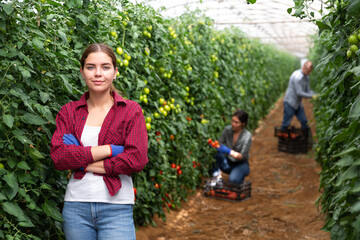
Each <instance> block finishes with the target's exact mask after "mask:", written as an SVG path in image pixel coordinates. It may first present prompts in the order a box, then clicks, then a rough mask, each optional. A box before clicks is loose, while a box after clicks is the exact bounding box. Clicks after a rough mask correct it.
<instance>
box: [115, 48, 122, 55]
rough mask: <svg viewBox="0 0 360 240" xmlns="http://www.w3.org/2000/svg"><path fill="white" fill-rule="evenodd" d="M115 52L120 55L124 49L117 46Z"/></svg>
mask: <svg viewBox="0 0 360 240" xmlns="http://www.w3.org/2000/svg"><path fill="white" fill-rule="evenodd" d="M116 52H117V54H119V55H121V54H123V53H124V50H123V49H122V48H121V47H117V48H116Z"/></svg>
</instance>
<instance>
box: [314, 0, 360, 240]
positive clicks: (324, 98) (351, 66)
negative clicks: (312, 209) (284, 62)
mask: <svg viewBox="0 0 360 240" xmlns="http://www.w3.org/2000/svg"><path fill="white" fill-rule="evenodd" d="M327 4H328V6H329V7H328V8H327V11H328V14H327V15H325V16H324V17H323V19H321V21H320V20H319V21H317V22H316V24H317V25H318V26H319V29H320V35H319V36H318V37H317V38H316V40H315V47H314V48H313V49H312V52H311V58H312V59H313V60H314V62H315V65H316V68H315V70H314V73H313V76H312V79H313V81H315V82H317V83H318V84H317V85H318V86H317V87H318V89H319V90H320V97H319V101H317V103H316V109H315V117H316V123H317V126H316V128H317V138H318V144H317V147H316V159H317V161H318V162H319V163H320V164H321V167H322V171H321V173H320V187H321V191H322V195H321V197H320V198H319V200H318V204H319V205H320V206H321V208H322V212H323V213H324V214H325V215H326V225H325V226H324V230H326V231H329V232H330V233H331V239H359V238H360V237H359V236H360V215H359V212H360V178H359V176H360V165H359V158H360V126H359V124H360V122H359V116H360V94H359V92H360V91H359V90H360V67H359V64H360V61H359V55H360V51H358V50H357V49H355V51H354V52H352V54H349V53H348V49H349V48H350V47H351V46H353V45H356V44H357V39H356V35H357V33H358V31H359V29H360V20H359V11H360V4H359V1H353V0H341V1H338V0H336V1H332V0H331V1H327ZM354 34H355V37H354V36H352V35H354ZM351 36H352V37H351Z"/></svg>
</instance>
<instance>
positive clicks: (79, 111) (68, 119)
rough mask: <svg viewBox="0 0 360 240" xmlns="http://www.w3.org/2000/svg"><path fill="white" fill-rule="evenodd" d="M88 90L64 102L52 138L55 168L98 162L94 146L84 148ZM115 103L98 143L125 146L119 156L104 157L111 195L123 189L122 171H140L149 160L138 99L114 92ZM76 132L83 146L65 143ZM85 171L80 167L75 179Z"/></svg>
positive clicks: (106, 180) (102, 127)
mask: <svg viewBox="0 0 360 240" xmlns="http://www.w3.org/2000/svg"><path fill="white" fill-rule="evenodd" d="M88 97H89V93H88V92H86V93H85V94H84V95H83V96H82V97H81V99H80V100H79V101H74V102H70V103H68V104H66V105H64V106H63V107H62V108H61V110H60V111H59V113H58V115H57V117H56V130H55V133H54V135H53V137H52V140H51V145H50V155H51V158H52V160H53V162H54V165H55V169H57V170H69V169H78V168H80V167H86V166H87V165H88V164H89V163H92V162H94V159H93V157H92V154H91V152H90V149H91V147H84V146H83V145H82V143H81V141H80V139H81V134H82V132H83V129H84V126H85V122H86V118H87V116H88V110H87V104H86V99H87V98H88ZM113 97H114V105H113V106H112V107H111V109H110V111H109V113H108V114H107V116H106V118H105V120H104V123H103V124H102V126H101V131H100V133H99V139H98V144H99V146H100V145H106V144H114V145H121V146H124V151H123V152H122V153H121V154H118V155H117V156H116V157H111V158H106V159H104V168H105V171H106V174H100V175H102V176H104V181H105V183H106V186H107V188H108V189H109V193H110V195H111V196H114V195H115V193H117V191H119V189H120V188H121V181H120V177H119V174H125V175H129V176H131V174H132V173H134V172H140V171H141V170H142V169H143V168H144V167H145V165H146V163H147V162H148V158H147V149H148V136H147V130H146V126H145V119H144V115H143V113H142V109H141V107H140V106H139V104H137V103H136V102H134V101H131V100H125V99H123V98H122V97H121V96H120V95H118V94H117V93H114V94H113ZM69 133H70V134H72V135H74V136H75V137H76V139H78V140H79V142H80V146H76V145H66V144H64V143H63V139H62V138H63V136H64V134H69ZM84 175H85V172H83V171H80V170H76V171H75V173H74V178H75V179H82V178H83V177H84Z"/></svg>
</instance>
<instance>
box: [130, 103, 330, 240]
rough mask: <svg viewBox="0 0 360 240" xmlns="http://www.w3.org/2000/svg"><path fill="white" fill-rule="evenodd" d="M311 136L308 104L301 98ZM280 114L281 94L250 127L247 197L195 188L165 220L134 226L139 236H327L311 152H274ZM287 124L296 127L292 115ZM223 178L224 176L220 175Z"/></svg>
mask: <svg viewBox="0 0 360 240" xmlns="http://www.w3.org/2000/svg"><path fill="white" fill-rule="evenodd" d="M303 103H304V106H305V111H306V115H307V117H308V119H309V121H310V125H311V128H312V132H313V135H315V122H314V119H313V106H312V104H311V102H310V101H309V100H303ZM282 116H283V100H282V98H281V99H280V100H279V101H278V102H277V103H276V104H275V105H274V108H273V109H272V110H271V112H270V113H269V114H268V116H267V117H266V118H265V119H264V120H262V121H260V122H259V128H258V129H256V130H255V131H254V132H253V145H252V147H251V151H250V169H251V173H250V175H249V176H248V177H247V179H246V180H248V181H251V183H252V191H251V198H250V199H247V200H244V201H241V202H233V201H226V200H218V199H214V198H209V197H204V195H203V189H202V188H199V189H198V190H197V191H196V192H195V193H194V194H193V195H191V196H190V197H189V199H188V201H187V202H184V203H183V205H182V207H181V208H180V209H178V210H171V211H170V212H169V213H168V214H167V221H166V222H163V221H162V220H160V219H158V218H156V217H155V222H156V224H157V227H156V228H155V227H139V228H138V229H137V232H136V236H137V239H138V240H175V239H179V240H180V239H181V240H183V239H194V240H195V239H196V240H198V239H199V240H211V239H216V240H219V239H251V240H257V239H272V240H275V239H313V240H322V239H330V235H329V234H328V233H327V232H325V231H322V230H321V228H322V227H323V226H324V217H323V216H321V214H320V213H319V210H318V208H317V207H316V205H315V202H316V199H317V198H318V197H319V195H320V193H319V171H320V167H319V166H318V164H317V162H316V161H315V160H314V153H313V152H312V151H309V152H308V153H307V154H290V153H284V152H279V151H278V141H277V138H276V137H274V127H275V126H278V125H280V123H281V120H282ZM292 125H294V126H297V127H299V126H300V125H299V122H298V121H297V119H296V118H294V119H293V121H292ZM224 178H225V180H226V175H225V176H224Z"/></svg>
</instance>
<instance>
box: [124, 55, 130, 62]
mask: <svg viewBox="0 0 360 240" xmlns="http://www.w3.org/2000/svg"><path fill="white" fill-rule="evenodd" d="M124 57H125V59H127V60H129V61H130V60H131V56H130V55H128V54H126V53H125V54H124Z"/></svg>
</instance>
